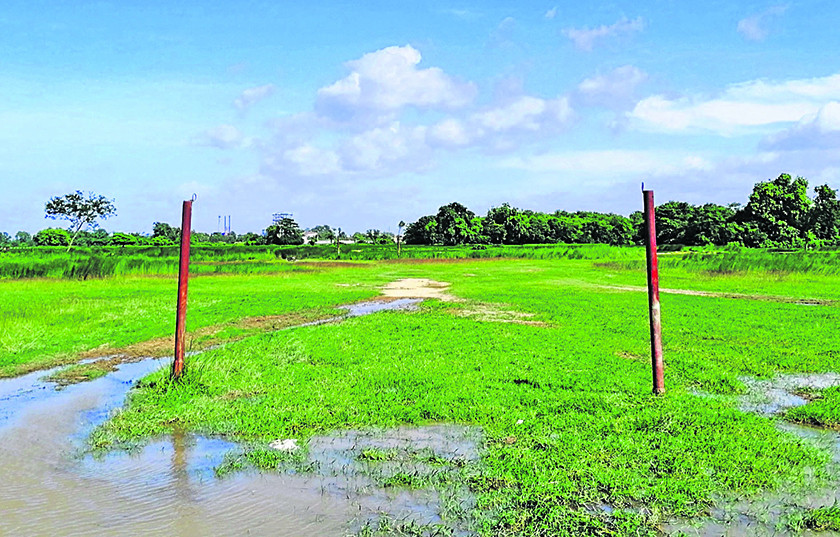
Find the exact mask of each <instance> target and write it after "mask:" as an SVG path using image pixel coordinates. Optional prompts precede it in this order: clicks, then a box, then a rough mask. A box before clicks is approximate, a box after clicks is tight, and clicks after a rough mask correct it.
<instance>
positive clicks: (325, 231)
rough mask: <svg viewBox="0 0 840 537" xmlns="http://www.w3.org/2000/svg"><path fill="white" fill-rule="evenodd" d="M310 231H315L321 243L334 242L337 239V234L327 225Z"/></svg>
mask: <svg viewBox="0 0 840 537" xmlns="http://www.w3.org/2000/svg"><path fill="white" fill-rule="evenodd" d="M309 231H314V232H315V233H316V234H317V235H316V238H317V240H319V241H332V240H333V239H335V232H334V231H333V230H332V228H331V227H330V226H328V225H326V224H323V225H320V226H315V227H313V228H312V229H310V230H309Z"/></svg>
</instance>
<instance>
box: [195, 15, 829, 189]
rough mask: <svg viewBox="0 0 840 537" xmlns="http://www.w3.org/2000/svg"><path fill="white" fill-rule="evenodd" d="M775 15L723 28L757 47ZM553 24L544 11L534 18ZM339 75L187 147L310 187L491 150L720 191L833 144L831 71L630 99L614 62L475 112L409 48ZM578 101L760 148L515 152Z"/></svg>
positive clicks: (578, 42)
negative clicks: (310, 101) (235, 155)
mask: <svg viewBox="0 0 840 537" xmlns="http://www.w3.org/2000/svg"><path fill="white" fill-rule="evenodd" d="M785 10H786V7H785V6H776V7H772V8H770V9H768V10H766V11H763V12H761V13H758V14H756V15H753V16H750V17H747V18H744V19H742V20H741V21H740V22H739V23H738V25H737V31H738V32H740V33H741V34H742V35H743V36H744V37H745V38H747V39H750V40H762V39H765V38H766V37H767V35H768V31H769V30H768V25H769V23H770V22H771V21H772V19H773V18H775V17H778V16H780V15H782V14H783V13H784V12H785ZM557 16H558V10H557V8H551V9H549V10H548V11H547V12H545V15H544V17H545V19H554V18H555V17H557ZM506 20H507V19H506ZM503 24H504V23H503ZM646 24H647V23H646V21H645V20H644V19H643V18H641V17H636V18H633V19H629V18H626V17H624V18H621V19H619V20H617V21H616V22H615V23H613V24H609V25H601V26H597V27H594V28H588V27H584V28H566V29H563V30H562V34H563V35H564V36H565V37H566V38H568V39H569V40H570V41H571V42H572V43H573V45H574V46H575V47H576V48H577V49H578V50H581V51H585V52H588V51H591V50H593V49H594V47H595V46H596V45H599V44H602V43H606V42H607V41H608V40H609V39H614V38H620V37H627V36H631V35H632V34H635V33H638V32H641V31H643V30H644V29H645V26H646ZM345 68H346V71H347V72H346V75H345V76H343V77H342V78H340V79H338V80H336V81H335V82H333V83H331V84H328V85H326V86H324V87H322V88H321V89H319V90H318V91H317V93H316V95H315V99H314V106H313V108H312V109H311V110H309V111H306V112H303V113H299V114H296V115H289V116H285V117H281V118H278V119H276V120H274V121H273V122H272V123H271V130H272V135H271V136H270V137H268V138H266V139H262V140H256V139H254V138H249V137H247V136H245V135H244V134H243V133H242V132H240V131H239V129H237V128H236V127H235V126H234V125H229V124H226V125H220V126H218V127H216V128H214V129H210V130H209V131H207V132H205V133H204V135H203V136H202V138H201V143H203V144H205V145H210V146H213V147H217V148H220V149H232V148H243V147H250V148H252V149H254V150H256V151H258V153H259V155H260V158H261V162H262V165H261V168H260V174H261V175H262V176H265V177H277V178H280V177H282V178H296V179H302V180H307V179H311V180H317V181H318V182H319V184H329V183H330V182H331V181H330V179H343V180H346V179H350V180H358V181H368V180H370V179H371V178H375V177H395V176H398V175H400V174H403V173H413V172H423V171H425V170H428V169H430V168H431V167H433V166H434V164H435V161H436V159H437V158H439V157H440V156H441V155H446V154H450V153H453V152H465V151H473V152H477V153H478V154H483V155H489V156H492V157H493V158H494V159H495V162H496V163H497V166H498V167H500V168H507V169H515V170H519V171H522V172H526V173H532V174H535V175H537V176H538V175H543V176H547V175H549V174H555V175H557V174H562V175H563V176H567V177H568V176H570V175H574V176H576V177H579V178H581V179H585V180H587V181H588V182H589V183H591V184H594V185H597V184H599V181H601V182H604V183H605V184H607V183H609V182H613V183H614V182H615V181H616V177H617V176H619V175H623V176H625V178H626V177H639V176H646V177H653V178H656V177H671V178H678V179H679V178H681V179H679V180H683V181H684V182H685V183H686V184H687V185H688V184H689V183H691V181H697V182H698V185H699V186H698V187H697V188H704V185H705V187H708V186H709V185H711V184H719V186H720V187H721V188H724V187H725V185H724V183H721V181H723V180H722V179H720V177H724V176H726V177H744V178H745V177H748V176H749V174H750V173H752V174H755V173H756V170H768V171H769V170H771V169H772V168H774V167H778V166H780V164H781V163H782V162H783V156H784V155H786V158H788V160H786V161H784V162H791V163H793V164H797V163H807V158H808V156H813V155H814V151H823V153H826V152H828V151H829V150H830V149H832V148H836V147H837V146H838V145H840V74H837V75H832V76H825V77H819V78H811V79H802V80H787V81H768V80H753V81H747V82H743V83H738V84H731V85H729V86H727V87H725V88H722V89H721V91H720V92H718V93H716V94H712V95H708V94H690V93H686V94H683V95H674V94H664V93H654V94H650V93H648V94H647V95H643V94H641V92H642V90H643V89H644V88H645V86H646V84H647V82H648V81H649V78H650V77H649V75H648V73H646V72H645V71H643V70H642V69H640V68H638V67H636V66H634V65H623V66H619V67H616V68H613V69H611V70H607V71H602V72H597V73H594V74H593V75H592V76H590V77H588V78H585V79H583V80H582V81H580V82H579V83H578V84H577V85H576V86H574V87H573V88H571V89H570V90H569V91H568V92H567V93H566V94H560V95H555V96H552V97H544V96H538V95H532V94H528V93H526V92H524V91H522V90H521V88H516V89H514V91H509V92H506V93H505V95H503V96H499V97H497V98H496V99H495V100H494V101H492V102H490V103H487V102H481V103H480V104H479V103H478V101H479V99H478V96H479V88H478V86H477V85H476V84H475V83H474V82H471V81H468V80H461V79H459V78H457V77H455V76H452V75H451V74H448V73H446V72H444V71H443V70H442V69H440V68H438V67H433V66H432V67H428V66H423V65H422V56H421V53H420V51H418V50H417V49H415V48H414V47H412V46H410V45H405V46H392V47H387V48H383V49H381V50H377V51H374V52H370V53H367V54H364V55H363V56H362V57H360V58H358V59H356V60H352V61H349V62H347V63H345ZM274 92H275V88H274V86H273V85H270V84H267V85H264V86H259V87H254V88H250V89H247V90H245V91H243V92H242V94H241V95H240V96H239V97H238V98H237V99H236V100H235V101H234V107H235V108H236V109H237V110H239V111H242V112H244V111H246V110H248V109H249V108H251V107H252V106H254V105H255V104H257V103H258V102H260V101H262V100H264V99H266V98H268V97H270V96H271V95H272V94H273V93H274ZM587 107H599V108H602V109H604V110H606V111H607V113H609V114H612V115H613V117H614V118H615V120H614V122H613V123H611V124H610V123H608V125H610V126H612V127H615V126H619V127H620V128H621V129H622V130H624V131H635V132H643V133H646V134H647V135H666V136H669V138H668V139H669V140H670V141H671V142H673V137H672V135H674V134H680V135H684V136H685V137H688V136H693V135H701V136H717V137H719V138H720V139H721V140H725V139H727V138H734V137H739V136H752V137H754V138H755V139H757V140H761V141H760V142H759V143H758V144H757V146H756V151H755V153H753V154H747V155H744V156H739V157H733V156H727V153H726V151H714V150H708V146H707V150H703V149H697V147H700V146H694V148H693V149H684V150H680V149H674V150H667V149H659V148H649V149H597V148H595V149H577V150H563V151H546V150H545V147H546V146H545V144H542V145H539V144H538V145H539V146H540V147H542V150H541V151H542V152H539V153H533V152H532V151H530V150H528V151H518V149H521V148H523V147H524V146H528V144H530V143H531V142H541V141H545V140H549V139H552V138H555V137H557V136H558V135H560V134H562V133H564V132H568V131H570V130H571V129H572V128H573V127H574V125H575V124H576V122H577V121H579V120H580V119H581V117H583V116H584V115H585V114H586V113H587V112H586V109H587ZM671 146H672V147H673V146H679V143H677V144H673V143H672V144H671ZM686 147H692V146H691V144H688V145H687V146H686ZM804 152H807V155H806V154H805V153H804ZM819 159H820V161H821V162H827V163H829V164H830V163H831V162H837V163H838V165H839V166H840V157H831V156H830V155H829V156H826V155H825V154H820V155H819ZM837 173H838V174H840V169H839V170H838V172H837ZM689 177H690V178H692V179H688V178H689ZM753 177H754V175H753ZM700 178H702V180H701V179H700Z"/></svg>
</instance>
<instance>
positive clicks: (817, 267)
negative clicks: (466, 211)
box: [0, 244, 840, 279]
mask: <svg viewBox="0 0 840 537" xmlns="http://www.w3.org/2000/svg"><path fill="white" fill-rule="evenodd" d="M178 251H179V250H178V247H177V246H133V247H132V246H126V247H96V248H77V249H73V250H71V251H70V252H67V251H66V250H65V249H64V248H23V249H12V250H8V251H5V252H3V253H0V279H19V278H66V279H88V278H104V277H109V276H122V275H167V274H170V275H171V274H176V273H177V272H178ZM661 253H662V255H661V256H660V258H659V265H660V267H663V268H680V269H684V270H688V271H700V272H710V273H720V274H726V273H735V272H750V271H764V272H780V273H790V272H801V273H816V274H827V275H828V274H840V251H837V250H817V251H795V252H780V251H772V250H759V249H751V248H724V249H717V250H716V249H709V248H690V249H685V250H682V251H674V252H666V251H665V249H664V248H663V249H662V251H661ZM190 258H191V261H192V264H191V269H190V271H191V272H192V273H194V274H207V273H233V274H254V273H270V272H285V271H288V270H303V268H296V267H295V266H294V264H293V263H289V262H290V261H301V260H341V261H382V260H396V259H398V256H397V248H396V246H395V245H392V244H386V245H372V244H343V245H341V248H340V251H336V248H335V247H334V246H330V245H315V246H309V245H305V246H252V245H244V244H233V245H198V246H194V247H193V248H192V249H191V253H190ZM399 258H400V259H402V260H412V259H482V258H519V259H581V260H592V261H602V262H605V263H609V264H610V265H613V266H615V267H617V268H628V269H639V268H642V267H644V263H645V254H644V248H642V247H640V246H609V245H606V244H538V245H514V246H511V245H506V246H416V245H407V246H404V247H403V248H402V253H401V255H400V256H399Z"/></svg>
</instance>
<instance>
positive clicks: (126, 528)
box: [0, 300, 480, 536]
mask: <svg viewBox="0 0 840 537" xmlns="http://www.w3.org/2000/svg"><path fill="white" fill-rule="evenodd" d="M416 302H417V301H410V300H400V301H392V302H378V303H366V304H360V305H354V306H357V307H356V308H355V309H354V310H351V311H350V312H349V314H348V316H351V315H361V314H367V313H373V312H374V311H381V310H382V309H403V308H409V307H412V306H413V305H414V304H415V303H416ZM169 363H170V361H169V360H158V359H148V360H144V361H141V362H137V363H128V364H123V365H121V366H120V367H119V369H118V370H117V371H115V372H112V373H110V374H108V375H107V376H105V377H102V378H99V379H97V380H94V381H91V382H86V383H82V384H76V385H71V386H67V387H66V388H63V389H57V387H56V385H54V384H52V383H49V382H45V381H43V380H41V379H42V378H43V377H44V376H46V375H48V374H49V372H44V371H41V372H36V373H32V374H29V375H25V376H22V377H17V378H13V379H4V380H0V476H2V486H0V513H2V516H0V535H73V536H86V535H91V536H93V535H96V536H98V535H106V534H107V535H179V536H193V535H194V536H199V535H200V536H205V535H272V536H286V535H288V536H344V535H347V534H348V533H353V532H355V531H357V530H358V529H359V528H361V527H362V526H363V525H364V524H365V523H370V522H371V521H376V520H378V519H379V518H380V517H382V516H386V517H388V518H389V519H390V520H395V521H413V522H416V523H418V524H439V523H442V520H441V514H440V513H441V512H442V510H443V509H442V507H441V504H442V502H443V501H444V500H445V501H446V502H447V503H448V504H452V503H453V502H452V498H451V497H449V498H442V497H441V493H440V491H438V490H433V489H425V490H424V489H422V488H421V489H417V490H411V491H408V490H405V489H398V488H394V489H386V488H382V487H381V486H379V484H380V483H381V481H377V480H376V476H377V475H379V477H381V475H383V474H387V473H388V472H394V471H397V470H400V471H403V472H405V471H411V472H414V473H418V472H420V473H422V472H423V465H422V464H421V463H418V462H416V461H414V460H413V459H411V460H407V462H405V461H404V462H402V463H400V462H399V461H397V462H394V461H391V462H388V465H386V466H383V467H377V468H372V467H371V464H372V463H370V462H365V463H363V462H360V457H359V454H360V453H361V452H362V450H364V449H367V448H374V449H380V450H382V449H388V450H392V451H394V452H396V451H399V450H409V449H410V450H411V452H416V451H417V450H426V451H427V452H429V453H434V454H435V455H436V456H438V457H442V458H444V459H447V460H468V461H476V460H478V458H479V453H478V448H477V446H478V441H479V437H480V434H479V432H478V431H476V430H472V429H470V428H465V427H455V426H444V425H441V426H434V427H426V428H414V429H409V428H404V429H397V430H391V431H379V432H371V431H365V432H361V431H345V432H342V433H340V434H335V435H330V436H323V437H318V438H313V439H311V440H310V442H309V451H308V454H307V455H306V457H307V460H308V464H309V465H310V467H311V468H313V469H314V470H312V471H310V472H305V473H298V474H293V473H289V472H265V473H257V472H253V471H251V472H248V471H245V472H238V473H234V474H232V475H230V476H227V477H224V478H218V477H216V476H215V474H214V468H216V467H217V466H218V465H220V464H221V463H222V461H223V460H224V457H225V454H226V453H230V452H232V451H233V452H236V451H237V450H240V451H241V449H242V448H241V446H237V445H235V444H233V443H230V442H227V441H225V440H222V439H214V438H205V437H201V436H195V435H190V434H183V433H179V432H177V431H176V432H175V433H173V434H172V435H170V436H167V437H164V438H161V439H158V440H156V441H154V442H153V443H151V444H148V445H146V446H145V447H143V448H142V449H140V450H138V452H136V453H126V452H114V453H110V454H107V455H104V456H99V457H94V456H92V455H91V454H89V453H87V452H86V451H85V447H86V446H85V439H86V437H87V435H88V434H89V433H90V431H91V430H92V429H93V428H94V427H95V426H97V425H98V424H101V423H102V422H103V421H105V420H106V419H107V417H108V415H109V413H110V412H112V411H113V410H115V409H117V408H119V407H120V406H121V405H122V404H123V401H124V399H125V395H126V393H127V392H128V390H129V389H130V388H131V386H132V385H133V384H134V383H135V382H136V381H137V380H139V379H140V378H142V377H143V376H145V375H147V374H149V373H150V372H152V371H154V370H156V369H158V368H160V367H167V366H168V365H169ZM395 464H398V465H399V464H402V466H400V467H399V468H396V467H394V465H395ZM389 465H390V466H389ZM436 471H439V470H436ZM455 496H457V501H456V502H455V504H457V505H461V506H463V509H464V510H468V509H469V507H470V504H471V501H472V500H471V498H470V497H469V496H468V495H463V496H459V495H458V494H455ZM452 520H454V522H451V523H449V522H448V523H447V525H449V526H450V527H451V528H452V529H453V530H455V534H456V535H459V534H460V535H465V534H468V533H469V532H468V531H467V530H466V529H465V527H462V526H459V524H460V522H458V520H457V516H454V517H453V518H452Z"/></svg>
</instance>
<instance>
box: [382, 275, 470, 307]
mask: <svg viewBox="0 0 840 537" xmlns="http://www.w3.org/2000/svg"><path fill="white" fill-rule="evenodd" d="M449 286H450V284H449V283H447V282H438V281H435V280H428V279H426V278H405V279H403V280H397V281H395V282H391V283H388V284H385V286H384V287H382V296H384V297H388V298H435V299H437V300H443V301H444V302H456V301H459V300H458V299H457V298H455V297H454V296H452V295H450V294H449V293H448V292H447V290H448V289H449Z"/></svg>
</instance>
